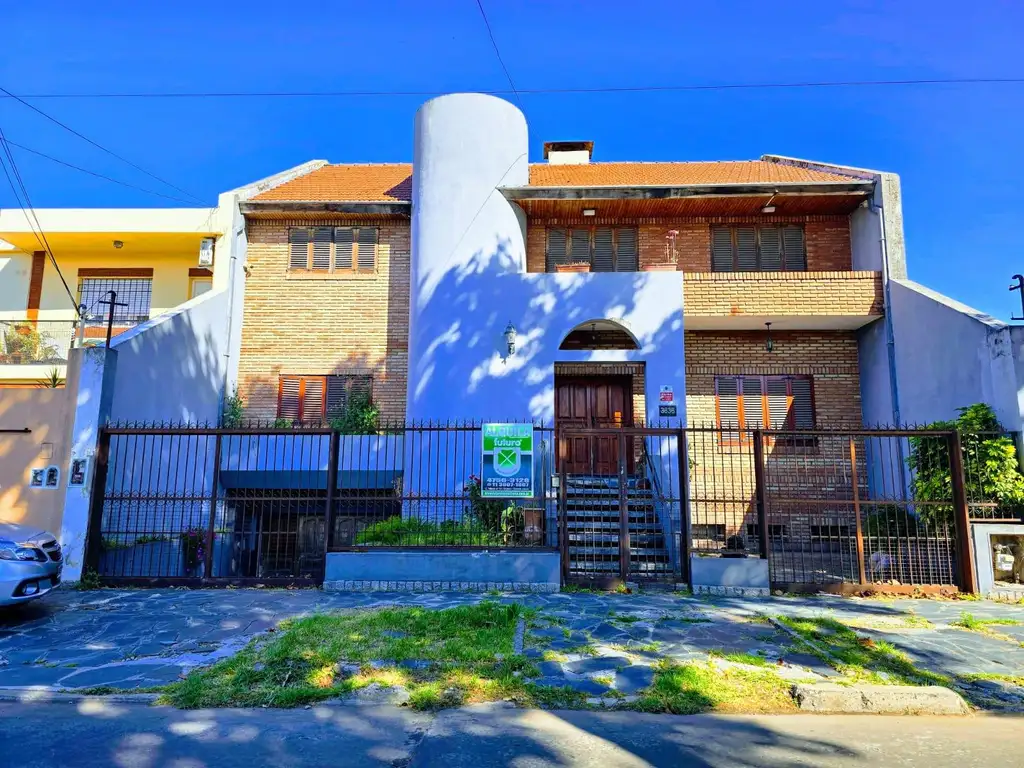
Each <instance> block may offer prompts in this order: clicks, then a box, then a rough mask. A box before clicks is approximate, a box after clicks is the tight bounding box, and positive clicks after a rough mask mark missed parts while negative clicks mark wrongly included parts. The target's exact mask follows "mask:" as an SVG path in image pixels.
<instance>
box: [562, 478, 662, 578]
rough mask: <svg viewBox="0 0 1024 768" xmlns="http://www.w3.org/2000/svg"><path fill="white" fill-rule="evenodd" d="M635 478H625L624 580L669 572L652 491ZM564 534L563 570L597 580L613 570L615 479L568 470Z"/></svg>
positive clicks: (616, 542) (615, 567)
mask: <svg viewBox="0 0 1024 768" xmlns="http://www.w3.org/2000/svg"><path fill="white" fill-rule="evenodd" d="M642 485H643V483H642V482H639V481H638V480H637V479H636V478H630V479H629V480H628V481H627V495H626V498H627V513H628V515H629V541H630V551H629V572H630V579H631V580H632V579H636V580H643V579H653V580H665V579H670V578H671V577H672V565H671V562H670V558H669V554H668V549H667V548H666V546H667V539H666V536H665V531H663V530H662V525H661V522H660V519H659V516H658V513H657V510H656V503H655V498H654V493H653V491H652V490H651V489H650V488H645V487H641V486H642ZM564 514H565V518H566V528H567V532H568V539H569V573H570V575H571V576H572V577H574V578H583V579H590V578H593V579H600V578H609V577H615V576H618V574H619V479H618V478H617V477H596V476H585V475H569V476H567V477H566V489H565V510H564Z"/></svg>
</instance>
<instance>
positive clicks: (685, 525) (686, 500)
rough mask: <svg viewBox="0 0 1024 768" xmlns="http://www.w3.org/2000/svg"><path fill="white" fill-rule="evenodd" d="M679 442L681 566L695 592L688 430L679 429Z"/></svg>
mask: <svg viewBox="0 0 1024 768" xmlns="http://www.w3.org/2000/svg"><path fill="white" fill-rule="evenodd" d="M676 439H677V440H678V441H679V442H678V444H677V446H676V453H677V454H678V458H679V536H680V539H679V566H680V569H681V575H682V576H683V577H684V578H685V580H686V585H687V587H689V588H690V591H691V592H692V591H693V577H692V576H691V575H690V550H691V548H692V547H693V537H692V536H691V535H690V461H689V456H690V454H689V446H688V444H687V441H686V429H684V428H683V427H680V428H679V437H677V438H676Z"/></svg>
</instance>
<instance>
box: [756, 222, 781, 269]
mask: <svg viewBox="0 0 1024 768" xmlns="http://www.w3.org/2000/svg"><path fill="white" fill-rule="evenodd" d="M759 234H760V236H761V237H760V239H761V269H762V270H763V271H765V272H778V271H779V270H781V269H782V235H781V233H780V232H779V228H778V227H761V229H760V232H759Z"/></svg>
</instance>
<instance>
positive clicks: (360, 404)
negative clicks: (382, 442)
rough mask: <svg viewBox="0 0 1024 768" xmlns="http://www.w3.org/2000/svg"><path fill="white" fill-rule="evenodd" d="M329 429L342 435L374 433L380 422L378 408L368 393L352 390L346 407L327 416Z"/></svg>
mask: <svg viewBox="0 0 1024 768" xmlns="http://www.w3.org/2000/svg"><path fill="white" fill-rule="evenodd" d="M329 422H330V425H331V429H333V430H336V431H338V432H341V433H342V434H343V435H375V434H377V427H378V425H379V423H380V408H378V407H377V406H376V405H374V404H373V400H372V399H371V398H370V395H369V393H366V392H354V393H352V395H351V397H349V400H348V404H347V405H346V407H345V408H344V409H342V410H340V411H338V412H336V413H334V414H331V416H330V418H329Z"/></svg>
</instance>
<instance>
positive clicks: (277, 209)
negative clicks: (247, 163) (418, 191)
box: [239, 200, 412, 216]
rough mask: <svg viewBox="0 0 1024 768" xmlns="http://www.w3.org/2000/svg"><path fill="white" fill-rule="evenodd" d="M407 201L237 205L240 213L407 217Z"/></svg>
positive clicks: (276, 201)
mask: <svg viewBox="0 0 1024 768" xmlns="http://www.w3.org/2000/svg"><path fill="white" fill-rule="evenodd" d="M411 207H412V203H410V202H409V201H407V200H391V201H386V200H335V201H324V200H248V201H246V202H244V203H241V204H239V209H240V210H241V212H242V213H296V212H300V211H301V212H303V213H321V212H322V213H349V214H365V215H371V214H372V215H375V216H408V215H409V212H410V209H411Z"/></svg>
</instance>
